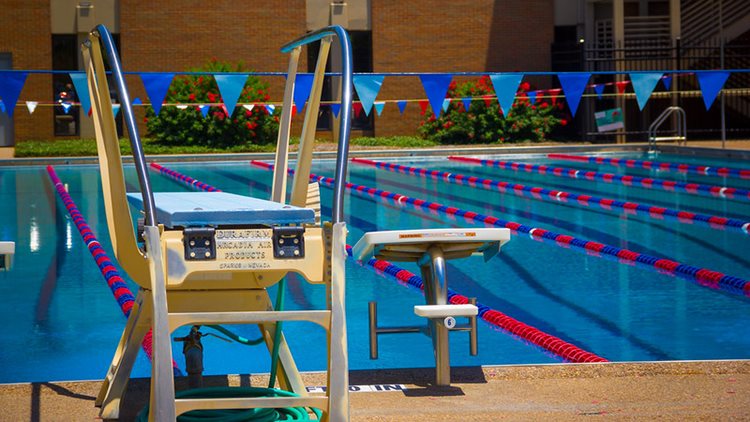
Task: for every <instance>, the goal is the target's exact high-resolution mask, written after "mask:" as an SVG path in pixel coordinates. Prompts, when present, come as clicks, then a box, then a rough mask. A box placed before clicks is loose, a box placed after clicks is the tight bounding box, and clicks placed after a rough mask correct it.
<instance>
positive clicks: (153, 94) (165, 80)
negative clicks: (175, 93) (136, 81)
mask: <svg viewBox="0 0 750 422" xmlns="http://www.w3.org/2000/svg"><path fill="white" fill-rule="evenodd" d="M172 78H174V74H173V73H141V81H142V82H143V87H144V88H146V95H148V98H149V100H151V107H152V108H153V109H154V113H156V115H159V111H161V105H162V103H163V102H164V98H165V97H166V96H167V91H168V90H169V85H170V84H171V83H172ZM133 103H134V104H135V101H133Z"/></svg>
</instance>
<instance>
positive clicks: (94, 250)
mask: <svg viewBox="0 0 750 422" xmlns="http://www.w3.org/2000/svg"><path fill="white" fill-rule="evenodd" d="M47 174H48V175H49V177H50V179H51V180H52V184H53V185H55V190H56V191H57V194H58V195H59V196H60V199H61V200H62V202H63V204H64V205H65V208H66V209H67V210H68V213H69V214H70V217H71V218H72V219H73V223H75V225H76V228H77V229H78V232H79V233H80V234H81V238H83V243H85V244H86V247H87V248H88V250H89V253H90V254H91V256H92V257H93V258H94V260H95V261H96V265H97V266H98V267H99V271H100V272H101V274H102V277H104V280H105V281H106V282H107V285H108V286H109V289H110V290H111V291H112V294H113V295H114V297H115V300H117V304H118V305H120V310H121V311H122V313H123V315H125V317H126V318H127V317H129V316H130V311H131V310H132V309H133V304H134V303H135V297H134V296H133V293H132V292H131V291H130V288H128V285H127V284H125V281H124V280H123V279H122V277H121V276H120V273H119V272H118V271H117V268H115V266H114V264H112V261H111V260H110V259H109V257H108V256H107V253H106V252H105V251H104V248H102V245H101V244H100V243H99V240H97V238H96V236H95V235H94V232H93V231H92V230H91V227H90V226H89V225H88V223H86V220H85V219H84V218H83V214H81V212H80V211H79V210H78V207H77V206H76V204H75V202H73V198H71V197H70V195H69V194H68V192H67V191H66V190H65V186H63V183H62V181H61V180H60V178H59V177H58V176H57V173H56V172H55V169H54V168H53V167H52V166H47ZM141 347H142V348H143V351H144V352H146V356H148V359H149V360H150V361H152V360H153V359H152V354H153V352H152V351H153V337H152V333H151V330H148V333H146V336H145V337H144V338H143V342H141ZM172 368H173V369H174V371H175V375H182V373H181V372H180V369H179V367H178V366H177V362H175V361H174V360H172Z"/></svg>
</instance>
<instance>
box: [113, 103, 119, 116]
mask: <svg viewBox="0 0 750 422" xmlns="http://www.w3.org/2000/svg"><path fill="white" fill-rule="evenodd" d="M119 112H120V104H112V113H113V114H114V115H115V117H116V116H117V113H119Z"/></svg>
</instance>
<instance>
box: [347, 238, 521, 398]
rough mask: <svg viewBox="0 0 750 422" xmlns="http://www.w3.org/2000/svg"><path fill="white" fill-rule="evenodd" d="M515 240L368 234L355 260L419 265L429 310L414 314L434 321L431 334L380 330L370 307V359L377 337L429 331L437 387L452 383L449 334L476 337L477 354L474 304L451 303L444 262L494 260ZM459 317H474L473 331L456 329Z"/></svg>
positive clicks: (410, 329) (423, 308)
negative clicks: (481, 257) (478, 255)
mask: <svg viewBox="0 0 750 422" xmlns="http://www.w3.org/2000/svg"><path fill="white" fill-rule="evenodd" d="M508 240H510V230H509V229H504V228H476V229H461V228H450V229H424V230H393V231H380V232H370V233H366V234H365V235H364V236H362V238H361V239H360V240H359V241H358V242H357V244H356V245H354V248H353V249H352V256H354V258H356V259H358V260H360V261H366V260H369V259H370V258H372V257H373V256H374V257H375V258H377V259H384V260H388V261H397V262H399V261H400V262H414V263H416V264H417V265H418V266H419V269H420V271H421V274H422V281H423V283H424V297H425V302H426V304H425V305H416V306H414V313H415V314H416V315H418V316H421V317H424V318H427V319H428V320H429V323H428V326H427V330H423V329H421V327H394V328H380V327H378V326H377V308H376V304H375V303H374V302H370V357H371V358H373V359H375V358H377V336H378V335H379V334H397V333H413V332H425V331H426V334H428V335H429V336H430V337H431V338H432V345H433V352H434V355H435V384H436V385H441V386H447V385H450V383H451V372H450V356H449V347H448V346H449V344H448V333H449V332H450V331H451V330H468V331H469V332H470V334H471V353H472V355H474V354H476V347H477V346H476V315H477V313H478V309H477V307H476V305H475V304H471V303H468V304H449V303H448V278H447V276H446V267H445V262H446V261H447V260H449V259H458V258H466V257H468V256H471V255H474V254H476V253H481V254H482V255H484V259H485V261H486V260H489V259H490V258H492V257H493V256H495V255H496V254H497V253H498V252H500V247H501V246H502V245H503V244H505V243H506V242H507V241H508ZM456 317H467V318H470V321H471V323H470V326H469V327H459V326H457V325H456V320H455V318H456Z"/></svg>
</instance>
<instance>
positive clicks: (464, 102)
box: [461, 97, 471, 112]
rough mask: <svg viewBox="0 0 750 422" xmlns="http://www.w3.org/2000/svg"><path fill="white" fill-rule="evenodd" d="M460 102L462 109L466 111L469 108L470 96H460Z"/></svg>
mask: <svg viewBox="0 0 750 422" xmlns="http://www.w3.org/2000/svg"><path fill="white" fill-rule="evenodd" d="M461 102H462V103H463V105H464V110H465V111H467V112H468V111H469V109H470V108H471V98H469V97H464V98H461Z"/></svg>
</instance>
